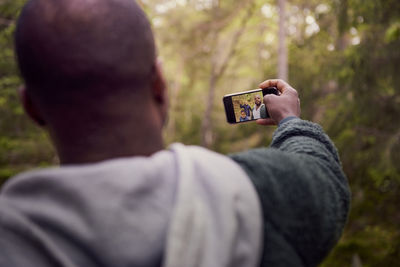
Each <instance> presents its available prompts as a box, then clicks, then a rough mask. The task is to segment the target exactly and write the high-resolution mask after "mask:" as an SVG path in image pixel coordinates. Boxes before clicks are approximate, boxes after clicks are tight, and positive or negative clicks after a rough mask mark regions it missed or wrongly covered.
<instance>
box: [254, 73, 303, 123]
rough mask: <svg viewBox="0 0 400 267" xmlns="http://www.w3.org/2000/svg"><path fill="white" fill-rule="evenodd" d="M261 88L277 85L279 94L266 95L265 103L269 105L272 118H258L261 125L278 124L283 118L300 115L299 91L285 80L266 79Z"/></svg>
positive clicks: (268, 108)
mask: <svg viewBox="0 0 400 267" xmlns="http://www.w3.org/2000/svg"><path fill="white" fill-rule="evenodd" d="M259 86H260V88H261V89H264V88H267V87H276V88H278V91H279V93H280V94H279V96H277V95H273V94H271V95H265V96H264V104H265V106H266V107H267V110H268V113H269V116H270V118H268V119H259V120H257V123H258V124H261V125H277V124H279V122H280V121H281V120H283V119H284V118H287V117H289V116H296V117H300V99H299V95H298V93H297V91H296V90H295V89H294V88H293V87H291V86H290V85H289V84H287V83H286V82H285V81H283V80H278V79H277V80H266V81H264V82H262V83H261V84H260V85H259Z"/></svg>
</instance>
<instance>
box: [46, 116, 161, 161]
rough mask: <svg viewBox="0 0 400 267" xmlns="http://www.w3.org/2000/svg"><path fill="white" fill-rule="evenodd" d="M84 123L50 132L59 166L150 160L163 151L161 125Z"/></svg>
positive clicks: (146, 121)
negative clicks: (136, 158) (118, 160)
mask: <svg viewBox="0 0 400 267" xmlns="http://www.w3.org/2000/svg"><path fill="white" fill-rule="evenodd" d="M112 121H113V123H109V124H107V123H103V124H101V122H93V123H90V122H87V123H81V124H80V125H81V126H79V125H75V126H74V125H70V126H69V127H70V129H69V130H68V129H59V130H58V131H57V132H56V133H55V132H54V131H50V134H51V137H52V140H53V142H54V144H55V146H56V148H57V151H58V155H59V157H60V162H61V164H62V165H64V164H83V163H92V162H99V161H103V160H107V159H113V158H119V157H131V156H150V155H152V154H154V153H155V152H157V151H160V150H162V149H163V148H164V144H163V138H162V123H160V122H158V121H155V120H154V119H153V120H151V119H145V118H129V119H128V118H125V119H122V120H121V121H119V122H118V123H116V122H115V121H117V120H112Z"/></svg>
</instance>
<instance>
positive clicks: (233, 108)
mask: <svg viewBox="0 0 400 267" xmlns="http://www.w3.org/2000/svg"><path fill="white" fill-rule="evenodd" d="M266 94H278V91H277V89H276V88H267V89H255V90H250V91H245V92H240V93H236V94H230V95H226V96H224V98H223V102H224V106H225V113H226V118H227V120H228V122H229V123H241V122H248V121H253V120H257V119H260V118H267V117H268V114H267V112H266V107H265V105H264V101H263V97H264V95H266Z"/></svg>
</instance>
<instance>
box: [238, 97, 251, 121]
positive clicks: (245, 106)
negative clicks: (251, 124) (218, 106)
mask: <svg viewBox="0 0 400 267" xmlns="http://www.w3.org/2000/svg"><path fill="white" fill-rule="evenodd" d="M240 108H241V109H243V110H244V111H245V112H246V116H247V120H250V119H251V107H250V105H249V103H248V102H247V100H245V101H244V102H242V103H241V104H240Z"/></svg>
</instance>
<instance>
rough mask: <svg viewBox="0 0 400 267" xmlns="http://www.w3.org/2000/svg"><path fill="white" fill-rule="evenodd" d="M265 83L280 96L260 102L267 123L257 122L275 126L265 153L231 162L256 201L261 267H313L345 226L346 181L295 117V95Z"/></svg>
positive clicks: (315, 132)
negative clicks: (244, 177)
mask: <svg viewBox="0 0 400 267" xmlns="http://www.w3.org/2000/svg"><path fill="white" fill-rule="evenodd" d="M271 83H272V84H273V85H275V86H277V85H278V89H280V91H281V95H280V96H272V98H270V97H268V99H265V98H264V102H265V103H266V105H267V107H268V112H269V113H270V114H271V119H266V120H259V121H258V123H259V124H267V125H269V124H275V123H279V122H281V124H280V125H279V127H278V129H277V130H276V132H275V133H274V137H273V140H272V143H271V145H270V148H261V149H255V150H250V151H247V152H244V153H240V154H236V155H232V156H231V158H232V159H233V160H235V161H236V162H237V163H238V164H239V165H240V166H241V167H242V168H243V169H244V170H245V171H246V173H247V174H248V176H249V178H250V179H251V181H252V182H253V184H254V185H255V188H256V190H257V192H258V194H259V198H260V201H261V205H262V209H263V218H264V250H263V259H262V264H261V266H316V265H317V264H319V263H320V262H321V261H322V259H323V258H324V257H325V256H326V255H327V254H328V252H329V251H330V250H331V248H332V247H333V246H334V244H336V242H337V240H338V239H339V237H340V235H341V232H342V230H343V227H344V224H345V222H346V218H347V214H348V210H349V202H350V192H349V188H348V184H347V179H346V177H345V175H344V173H343V171H342V168H341V164H340V161H339V157H338V154H337V151H336V149H335V147H334V145H333V144H332V142H331V141H330V139H329V137H328V136H327V135H326V134H325V133H324V132H323V130H322V128H321V127H320V126H319V125H317V124H314V123H311V122H307V121H304V120H301V119H298V118H296V117H297V116H299V113H300V107H299V101H298V98H297V92H295V90H294V89H293V88H291V87H289V85H287V84H286V83H284V82H283V81H280V80H275V81H272V82H269V81H267V82H266V83H264V84H267V85H268V86H271ZM285 86H286V89H285ZM287 88H289V89H287ZM292 89H293V90H294V92H293V91H292ZM285 92H290V94H287V93H285ZM281 97H284V98H286V99H284V98H283V99H282V98H281ZM280 105H285V108H286V110H284V109H282V108H280ZM280 111H284V112H285V113H286V114H282V112H280Z"/></svg>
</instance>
